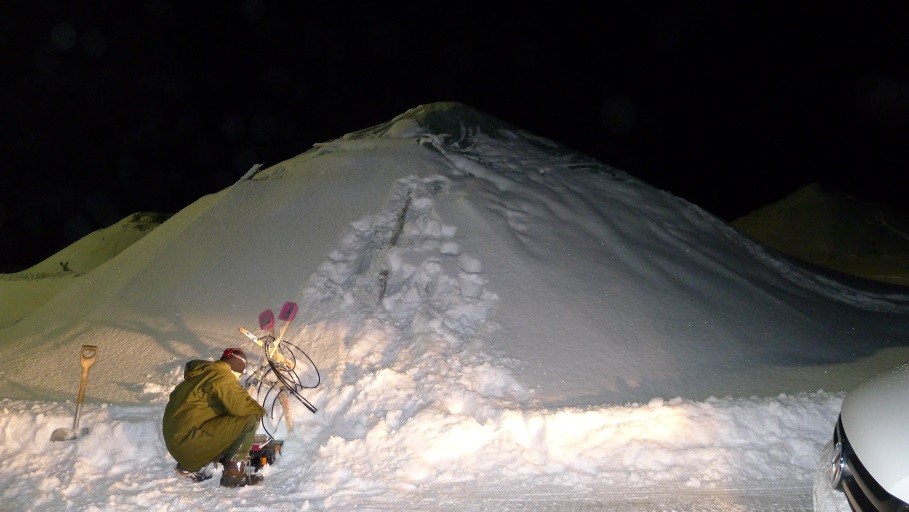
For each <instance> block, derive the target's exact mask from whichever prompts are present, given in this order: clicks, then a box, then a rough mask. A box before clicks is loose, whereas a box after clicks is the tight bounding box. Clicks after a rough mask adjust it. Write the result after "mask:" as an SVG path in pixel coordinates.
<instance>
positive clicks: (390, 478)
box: [0, 103, 909, 511]
mask: <svg viewBox="0 0 909 512" xmlns="http://www.w3.org/2000/svg"><path fill="white" fill-rule="evenodd" d="M186 172H191V169H187V170H186ZM667 172H684V170H681V169H677V170H671V169H668V170H667ZM730 172H734V170H730ZM102 232H103V233H102ZM102 232H96V233H93V234H91V235H89V237H87V239H91V240H92V241H93V242H94V243H95V244H97V246H98V247H99V249H98V250H97V255H98V256H97V258H98V259H99V261H94V262H90V261H86V262H85V266H84V267H83V268H85V269H88V268H90V270H83V269H80V268H78V267H74V268H71V269H69V270H68V271H64V270H63V269H62V268H60V270H59V271H51V270H53V269H55V268H56V267H55V266H57V267H60V265H58V263H59V262H58V261H56V260H57V259H60V260H61V261H63V260H64V259H65V258H66V257H67V251H66V250H65V249H64V250H63V251H61V252H60V253H58V254H56V255H54V256H53V257H52V258H51V259H49V260H48V261H46V262H42V265H43V266H42V267H40V268H39V267H38V266H36V267H33V268H32V269H29V270H26V271H24V272H20V273H17V274H5V275H2V276H0V299H2V301H3V310H4V311H3V316H2V319H3V320H4V322H5V323H4V324H3V325H2V326H0V396H2V397H3V399H2V403H0V405H2V407H3V415H2V416H0V432H2V443H0V448H2V457H3V460H4V464H3V465H2V467H0V488H2V489H3V491H2V496H3V500H2V501H0V509H3V510H7V509H8V510H33V511H58V510H97V511H100V510H124V511H127V510H129V511H132V510H160V511H194V510H218V509H224V510H262V511H279V510H325V509H330V510H352V509H357V510H425V511H442V510H458V511H464V510H618V511H623V510H648V511H650V510H652V511H658V510H667V511H668V510H677V511H681V510H717V511H733V510H735V511H739V510H747V511H756V510H811V509H812V508H817V509H818V510H830V511H833V510H836V511H844V510H847V508H844V507H846V505H845V501H844V500H843V498H842V495H840V494H838V493H834V492H832V491H830V490H829V489H828V488H827V487H826V486H825V485H823V484H824V478H825V474H824V473H825V471H826V466H825V464H824V460H825V457H826V456H827V455H826V454H825V450H827V451H829V446H827V443H828V441H829V439H830V437H831V434H832V429H833V425H834V422H835V420H836V417H837V414H838V411H839V406H840V403H841V401H842V400H843V398H844V396H845V394H846V393H847V392H848V390H849V389H850V388H852V387H853V386H855V385H856V384H857V383H859V382H861V381H862V380H863V379H865V378H867V377H869V376H871V375H874V374H876V373H878V372H879V371H881V370H884V369H886V368H889V367H891V366H893V365H895V364H897V363H899V362H902V361H905V360H907V359H909V352H907V345H909V294H907V293H906V292H905V289H904V288H899V287H896V286H888V285H881V284H871V283H868V282H863V281H856V280H850V279H847V278H844V277H842V276H838V275H832V274H828V275H825V274H822V273H818V270H817V269H809V268H807V267H805V266H802V265H800V264H798V263H796V262H794V261H792V260H790V259H787V258H785V257H782V256H780V255H778V254H776V253H774V252H773V251H771V250H769V249H766V248H764V247H762V246H760V245H759V244H756V243H755V242H753V241H751V240H749V239H748V238H746V237H744V236H742V235H741V234H740V233H739V232H737V231H736V230H734V229H733V228H731V227H730V226H728V225H727V224H725V223H723V222H722V221H720V220H719V219H717V218H715V217H714V216H712V215H710V214H709V213H708V212H705V211H703V210H702V209H700V208H698V207H697V206H695V205H692V204H690V203H687V202H686V201H684V200H682V199H680V198H677V197H675V196H673V195H671V194H669V193H666V192H663V191H659V190H656V189H654V188H653V187H651V186H649V185H647V184H646V183H643V182H641V181H639V180H637V179H635V178H634V177H632V176H630V175H628V174H626V173H624V172H622V171H620V170H617V169H614V168H611V167H609V166H607V165H605V164H603V163H601V162H598V161H595V160H592V159H590V158H587V157H585V156H583V155H580V154H578V153H576V152H573V151H572V150H570V149H569V148H565V147H563V146H561V145H559V144H557V143H555V142H553V141H550V140H546V139H542V138H539V137H536V136H534V135H533V134H530V133H527V132H525V131H523V130H521V129H519V128H517V127H514V126H511V125H509V124H508V123H506V122H503V121H500V120H497V119H494V118H491V117H489V116H487V115H485V114H483V113H481V112H478V111H476V110H473V109H470V108H469V107H467V106H465V105H461V104H457V103H437V104H429V105H423V106H419V107H416V108H414V109H411V110H410V111H408V112H405V113H403V114H402V115H400V116H398V117H397V118H395V119H393V120H391V121H389V122H387V123H384V124H381V125H379V126H375V127H372V128H368V129H365V130H361V131H359V132H353V133H350V134H347V135H345V136H343V137H340V138H338V139H336V140H332V141H329V142H326V143H320V144H316V145H315V146H314V147H313V148H312V149H311V150H309V151H306V152H305V153H303V154H301V155H299V156H298V157H295V158H293V159H290V160H288V161H285V162H280V163H278V164H275V165H272V166H270V167H264V166H262V167H261V168H259V167H256V168H254V169H251V170H250V172H248V173H246V174H245V175H244V176H242V177H238V181H237V183H235V184H234V185H232V186H230V187H228V188H226V189H224V190H222V191H220V192H218V193H216V194H213V195H210V196H206V197H203V198H200V199H199V200H198V201H196V202H195V203H193V204H192V205H189V206H188V207H187V208H185V209H184V210H182V211H181V212H179V213H177V214H176V215H174V216H173V217H171V218H170V219H168V220H166V222H164V223H163V224H161V225H160V226H158V227H156V228H154V230H152V231H150V232H147V233H145V234H144V235H143V236H141V237H138V236H135V235H134V234H133V235H130V236H134V238H132V239H130V240H131V241H130V244H129V246H128V247H127V248H126V249H122V248H118V249H117V250H116V251H110V250H107V251H105V250H102V248H101V247H103V246H105V245H112V244H116V243H118V240H117V239H118V238H119V237H118V236H116V232H112V231H110V230H108V231H104V230H102ZM124 236H126V235H124ZM111 254H114V255H113V256H111ZM82 258H83V259H85V258H88V259H90V258H91V257H90V256H86V255H85V254H82ZM67 261H68V260H67ZM80 261H81V260H80ZM39 270H40V271H39ZM61 280H66V283H67V284H66V285H65V286H61V284H60V283H61V282H63V281H61ZM12 287H16V290H17V291H16V293H10V290H12ZM19 293H28V297H29V300H28V301H24V302H23V301H18V300H17V298H16V297H17V294H19ZM39 299H40V300H39ZM286 300H292V301H294V302H296V303H297V304H298V306H299V312H298V314H297V317H296V319H295V320H294V321H293V322H292V323H291V324H290V325H289V328H288V331H287V336H286V339H287V340H288V341H290V342H292V343H293V344H294V345H296V346H298V347H300V348H301V349H302V350H303V351H305V353H306V355H307V356H308V357H310V358H311V359H312V361H313V363H314V365H315V367H314V368H308V369H307V370H306V371H304V372H303V373H304V375H303V378H304V380H305V379H313V380H310V381H308V382H319V384H318V386H316V387H314V388H311V389H306V390H304V391H305V392H304V395H305V398H306V399H307V400H309V401H310V402H311V403H312V404H314V406H315V407H316V408H317V411H316V412H315V413H312V412H310V411H309V410H308V409H306V408H305V407H303V405H302V404H300V403H298V402H295V401H294V402H292V405H291V418H292V419H293V425H292V430H287V428H286V427H282V430H281V431H279V433H278V434H279V436H278V437H281V438H283V439H284V440H285V444H284V449H283V451H282V454H281V457H280V458H279V459H278V460H277V461H276V462H275V463H274V464H272V465H267V466H265V467H264V468H263V469H262V472H263V474H264V475H265V482H264V483H263V484H262V485H259V486H256V487H247V488H242V489H227V488H222V487H220V486H219V485H218V476H219V474H218V473H219V470H218V469H217V468H216V469H215V477H214V478H212V479H210V480H207V481H204V482H201V483H192V482H190V481H188V480H185V479H182V478H179V477H178V476H176V475H175V474H174V472H173V466H174V463H175V462H174V460H173V459H172V458H171V457H170V456H169V454H168V453H167V451H166V449H165V448H164V444H163V440H162V437H161V430H160V421H161V414H162V411H163V408H164V405H165V403H166V401H167V397H168V393H169V392H170V390H171V389H172V388H173V387H174V386H175V385H176V384H177V383H178V382H179V381H180V380H181V378H182V372H183V365H184V364H185V363H186V362H187V361H189V360H191V359H198V358H205V359H216V358H217V357H218V356H219V355H220V352H221V351H222V350H223V349H224V348H225V347H229V346H241V347H243V348H244V350H246V351H247V352H248V353H261V349H259V348H258V347H257V346H256V345H254V344H253V343H252V342H251V341H250V340H249V339H247V338H246V337H245V336H244V335H243V334H241V333H240V332H239V328H240V327H244V328H247V329H249V330H250V331H252V332H254V333H255V334H256V335H262V334H264V333H263V332H262V331H260V329H259V325H258V321H257V317H258V315H259V313H260V312H261V311H262V310H263V309H265V308H270V309H273V310H274V311H275V312H276V313H277V310H278V309H279V308H280V307H281V304H282V303H283V302H284V301H286ZM82 345H96V346H97V347H98V352H97V358H96V362H95V364H94V365H93V366H92V367H91V368H90V372H89V377H88V380H87V391H86V401H85V405H84V406H83V407H82V409H81V417H80V424H79V425H80V426H81V427H85V428H88V429H89V431H88V433H87V434H86V435H85V436H82V437H79V438H78V439H75V440H70V441H58V442H51V441H50V437H51V433H52V432H53V431H54V430H55V429H57V428H61V427H71V426H72V424H73V418H74V412H75V409H76V407H75V398H76V394H77V390H78V387H79V381H80V375H81V366H80V357H79V353H80V347H81V346H82ZM257 351H259V352H257ZM815 504H816V507H815Z"/></svg>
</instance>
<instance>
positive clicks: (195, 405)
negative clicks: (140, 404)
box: [162, 360, 265, 469]
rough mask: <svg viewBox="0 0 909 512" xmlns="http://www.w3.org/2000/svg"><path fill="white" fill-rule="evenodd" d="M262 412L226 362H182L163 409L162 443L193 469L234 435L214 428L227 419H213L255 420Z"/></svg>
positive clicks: (258, 418)
mask: <svg viewBox="0 0 909 512" xmlns="http://www.w3.org/2000/svg"><path fill="white" fill-rule="evenodd" d="M263 414H265V410H264V409H263V408H262V406H261V405H259V404H258V403H257V402H256V401H255V400H253V399H252V397H251V396H249V393H248V392H247V391H246V390H245V389H244V388H243V386H241V385H240V383H239V382H238V381H237V378H236V377H235V376H234V374H233V372H231V370H230V365H228V364H227V363H226V362H224V361H220V360H218V361H202V360H193V361H190V362H188V363H186V368H185V371H184V374H183V382H181V383H180V384H177V386H176V387H175V388H174V390H173V391H171V393H170V400H169V401H168V402H167V406H166V407H165V408H164V418H163V420H162V430H163V433H164V444H165V445H166V446H167V450H168V451H169V452H170V453H171V455H173V456H174V458H175V459H177V461H178V462H180V463H181V465H183V466H184V467H188V468H190V469H195V468H196V467H201V466H203V465H205V464H207V463H208V462H210V461H211V460H212V459H211V458H208V457H212V456H214V455H215V454H217V453H219V452H221V451H222V450H224V449H225V448H226V447H227V446H229V445H230V444H231V443H233V442H234V441H235V440H236V438H237V435H238V432H237V431H228V430H230V429H223V428H222V429H218V428H217V426H218V425H222V424H224V422H223V421H221V420H222V419H227V418H219V419H218V420H215V418H218V417H219V416H224V415H229V416H234V417H243V416H251V415H254V416H255V419H256V421H259V420H260V419H261V418H262V415H263ZM206 422H207V424H206ZM203 424H205V425H203ZM213 427H214V428H213ZM206 458H207V460H201V459H206Z"/></svg>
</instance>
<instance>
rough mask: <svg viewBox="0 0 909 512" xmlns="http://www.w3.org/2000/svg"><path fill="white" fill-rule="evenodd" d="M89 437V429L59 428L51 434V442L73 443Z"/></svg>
mask: <svg viewBox="0 0 909 512" xmlns="http://www.w3.org/2000/svg"><path fill="white" fill-rule="evenodd" d="M85 435H88V427H82V428H80V429H71V428H58V429H57V430H54V432H53V433H52V434H51V441H72V440H73V439H79V438H80V437H82V436H85Z"/></svg>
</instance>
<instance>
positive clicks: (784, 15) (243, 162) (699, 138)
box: [0, 0, 909, 272]
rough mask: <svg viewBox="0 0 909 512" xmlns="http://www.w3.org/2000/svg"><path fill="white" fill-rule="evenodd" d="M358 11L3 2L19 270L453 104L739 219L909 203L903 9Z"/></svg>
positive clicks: (0, 210)
mask: <svg viewBox="0 0 909 512" xmlns="http://www.w3.org/2000/svg"><path fill="white" fill-rule="evenodd" d="M337 3H340V2H303V1H299V2H297V1H294V2H289V1H288V2H266V1H264V0H245V1H233V0H225V1H217V2H193V1H176V0H174V1H167V0H145V1H126V2H108V1H95V2H92V1H59V0H36V1H6V2H3V3H2V6H0V65H2V75H0V76H2V78H0V119H2V121H0V126H2V128H0V249H2V250H0V271H4V272H11V271H16V270H22V269H24V268H27V267H29V266H31V265H33V264H35V263H38V262H39V261H41V260H43V259H44V258H46V257H48V256H50V255H51V254H53V253H54V252H56V251H58V250H60V249H62V248H63V247H65V246H67V245H69V244H70V243H72V242H74V241H76V240H78V239H79V238H81V237H82V236H84V235H86V234H88V233H90V232H91V231H93V230H95V229H100V228H104V227H107V226H110V225H111V224H113V223H115V222H117V221H118V220H120V219H122V218H123V217H125V216H127V215H129V214H131V213H134V212H139V211H157V212H171V213H173V212H177V211H179V210H180V209H182V208H183V207H185V206H187V205H188V204H189V203H191V202H193V201H194V200H196V199H198V198H199V197H201V196H203V195H205V194H208V193H212V192H216V191H219V190H221V189H223V188H225V187H227V186H229V185H231V184H232V183H234V182H235V181H236V180H237V179H239V178H240V177H241V176H242V175H243V174H244V173H245V172H246V171H247V170H248V169H249V168H250V167H251V166H252V165H253V164H255V163H264V164H265V165H266V166H269V165H272V164H275V163H277V162H279V161H281V160H285V159H287V158H291V157H293V156H295V155H297V154H300V153H302V152H304V151H306V150H307V149H309V148H310V147H312V145H313V144H314V143H316V142H324V141H327V140H330V139H333V138H337V137H339V136H341V135H343V134H345V133H348V132H352V131H356V130H360V129H363V128H367V127H370V126H373V125H375V124H379V123H382V122H385V121H388V120H390V119H392V118H393V117H395V116H396V115H398V114H401V113H403V112H404V111H406V110H407V109H409V108H412V107H415V106H417V105H420V104H424V103H431V102H435V101H460V102H462V103H465V104H467V105H469V106H471V107H473V108H476V109H478V110H481V111H483V112H486V113H487V114H491V115H493V116H495V117H498V118H500V119H502V120H504V121H507V122H509V123H512V124H514V125H517V126H519V127H521V128H523V129H525V130H528V131H530V132H532V133H535V134H536V135H540V136H543V137H546V138H549V139H552V140H555V141H556V142H559V143H561V144H563V145H566V146H568V147H571V148H573V149H576V150H578V151H580V152H582V153H585V154H587V155H589V156H592V157H595V158H597V159H599V160H600V161H602V162H604V163H606V164H609V165H612V166H614V167H618V168H620V169H622V170H624V171H626V172H628V173H630V174H632V175H634V176H636V177H638V178H640V179H642V180H644V181H647V182H648V183H650V184H652V185H654V186H655V187H657V188H660V189H664V190H668V191H670V192H672V193H674V194H675V195H677V196H680V197H682V198H685V199H687V200H689V201H691V202H693V203H695V204H697V205H699V206H701V207H703V208H705V209H707V210H708V211H710V212H712V213H714V214H716V215H717V216H719V217H721V218H723V219H725V220H727V221H731V220H734V219H735V218H737V217H739V216H741V215H744V214H746V213H748V212H750V211H752V210H754V209H756V208H758V207H760V206H762V205H765V204H768V203H771V202H774V201H777V200H779V199H781V198H783V197H785V196H786V195H788V194H790V193H792V192H794V191H795V190H796V189H798V188H799V187H801V186H803V185H807V184H809V183H819V184H821V185H825V186H827V187H828V188H831V189H834V190H838V191H842V192H846V193H849V194H852V195H854V196H857V197H860V198H862V199H866V200H869V201H875V202H882V203H889V204H892V205H897V206H902V203H901V202H902V201H905V199H904V196H905V195H906V193H907V191H909V187H907V185H909V177H907V174H909V173H907V172H906V168H907V163H909V144H907V135H909V35H907V34H909V16H907V15H906V12H905V11H906V8H904V7H902V4H905V2H902V3H900V2H894V3H868V4H869V5H866V3H864V2H863V3H861V4H859V3H854V4H845V5H843V4H841V3H834V2H824V3H821V2H818V3H800V2H781V3H773V2H769V3H768V2H725V1H717V2H711V1H698V2H623V3H611V2H610V3H606V5H602V6H599V7H597V8H596V9H584V10H576V9H573V8H572V7H571V6H570V5H568V4H564V3H558V2H556V3H551V2H544V4H548V5H549V7H540V8H537V7H532V6H530V5H529V4H525V3H513V4H508V5H507V6H505V5H502V4H489V3H480V2H478V3H469V2H464V3H457V4H445V5H443V3H439V2H420V3H416V2H414V3H412V4H407V5H404V6H402V5H399V4H396V3H392V5H386V4H389V3H388V2H382V3H371V4H367V5H359V6H358V5H350V3H349V2H343V4H344V5H342V6H338V5H325V4H337ZM374 4H377V5H374Z"/></svg>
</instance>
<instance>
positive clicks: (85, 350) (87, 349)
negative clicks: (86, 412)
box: [51, 345, 98, 441]
mask: <svg viewBox="0 0 909 512" xmlns="http://www.w3.org/2000/svg"><path fill="white" fill-rule="evenodd" d="M97 353H98V347H96V346H95V345H82V352H81V353H80V354H79V355H80V357H81V359H82V381H81V382H80V383H79V396H78V397H77V398H76V416H75V417H74V418H73V428H62V427H61V428H58V429H57V430H54V433H53V434H51V441H70V440H73V439H78V438H80V437H82V436H84V435H86V434H88V428H81V429H80V428H79V415H81V414H82V402H83V401H84V400H85V381H87V380H88V369H89V368H91V367H92V365H93V364H95V354H97Z"/></svg>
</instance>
